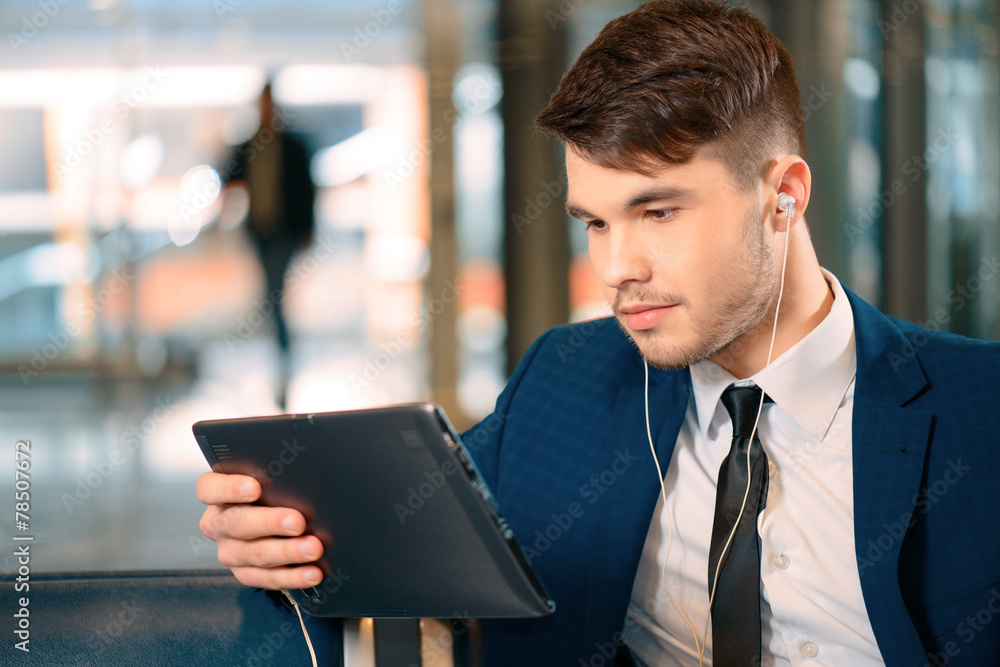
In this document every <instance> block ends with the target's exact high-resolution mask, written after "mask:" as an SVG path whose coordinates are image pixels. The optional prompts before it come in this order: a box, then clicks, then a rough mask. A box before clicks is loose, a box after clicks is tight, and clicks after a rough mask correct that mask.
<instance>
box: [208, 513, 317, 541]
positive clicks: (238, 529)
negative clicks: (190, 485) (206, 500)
mask: <svg viewBox="0 0 1000 667" xmlns="http://www.w3.org/2000/svg"><path fill="white" fill-rule="evenodd" d="M305 529H306V520H305V517H303V516H302V514H301V513H300V512H298V511H297V510H293V509H290V508H287V507H261V506H259V505H210V506H209V507H208V509H206V510H205V513H204V514H203V515H202V517H201V532H203V533H204V534H205V537H207V538H209V539H211V540H218V539H219V538H226V537H231V538H236V539H238V540H255V539H257V538H259V537H272V536H284V537H292V536H296V535H301V534H302V533H303V532H304V531H305Z"/></svg>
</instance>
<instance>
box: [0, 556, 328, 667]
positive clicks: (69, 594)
mask: <svg viewBox="0 0 1000 667" xmlns="http://www.w3.org/2000/svg"><path fill="white" fill-rule="evenodd" d="M16 577H17V575H16V574H5V575H4V576H3V579H2V581H0V591H2V593H0V599H2V600H3V606H4V607H5V608H6V609H7V610H8V612H7V614H5V615H6V616H7V621H8V622H7V623H4V626H5V627H8V628H9V627H10V623H9V621H10V620H12V619H11V616H10V614H11V613H13V612H14V611H16V610H17V609H18V608H19V606H18V605H19V602H18V600H19V598H22V597H26V598H28V600H29V602H28V607H27V608H28V610H29V611H30V615H29V620H30V625H29V631H30V643H29V644H28V647H29V648H30V653H25V652H23V651H21V650H18V649H17V648H16V647H15V643H16V642H18V641H20V640H19V638H18V637H17V635H14V634H11V633H10V632H9V631H8V632H7V633H6V636H5V637H4V640H3V641H2V642H0V664H2V665H46V666H48V665H58V666H60V667H76V666H80V667H83V666H85V665H94V666H97V665H101V666H108V667H119V666H122V667H124V666H132V665H136V666H138V665H142V666H143V667H146V666H149V665H177V666H178V667H180V666H184V667H190V666H198V665H225V666H226V667H229V666H230V665H238V666H240V667H257V666H262V665H282V666H283V665H289V666H291V665H294V666H295V667H309V665H311V664H312V663H311V662H310V659H309V651H308V649H307V647H306V643H305V639H304V638H303V636H302V628H301V627H300V626H299V620H298V617H297V616H296V615H295V612H294V611H293V610H291V609H290V608H287V607H285V606H283V605H281V604H279V603H277V602H276V601H275V599H274V597H273V594H268V593H265V592H262V591H258V590H254V589H250V588H247V587H246V586H243V585H242V584H240V583H239V582H238V581H236V579H235V578H234V577H233V576H232V575H231V574H230V573H229V572H228V571H224V570H183V571H167V572H76V573H39V574H37V575H36V574H31V575H30V577H31V578H30V580H29V581H28V584H29V585H30V589H29V590H28V591H20V592H19V591H16V590H15V584H16V583H17V582H16ZM305 619H306V627H307V628H309V634H310V637H311V638H312V641H313V645H314V647H315V648H316V656H317V659H318V662H319V664H320V665H324V666H326V665H334V666H336V665H339V664H340V662H341V659H340V656H339V641H337V640H336V639H335V638H339V636H340V621H338V620H335V619H325V618H311V617H308V616H305ZM15 620H16V619H15ZM331 640H332V641H331Z"/></svg>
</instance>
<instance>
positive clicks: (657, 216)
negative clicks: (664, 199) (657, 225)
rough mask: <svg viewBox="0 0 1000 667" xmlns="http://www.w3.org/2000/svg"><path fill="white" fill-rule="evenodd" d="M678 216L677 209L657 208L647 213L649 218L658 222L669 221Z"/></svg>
mask: <svg viewBox="0 0 1000 667" xmlns="http://www.w3.org/2000/svg"><path fill="white" fill-rule="evenodd" d="M676 214H677V209H674V208H656V209H651V210H649V211H646V217H647V218H649V219H650V220H655V221H658V222H663V221H665V220H669V219H670V218H672V217H674V215H676Z"/></svg>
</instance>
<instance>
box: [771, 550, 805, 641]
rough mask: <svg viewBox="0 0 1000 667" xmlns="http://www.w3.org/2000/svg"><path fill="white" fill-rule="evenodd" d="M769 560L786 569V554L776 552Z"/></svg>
mask: <svg viewBox="0 0 1000 667" xmlns="http://www.w3.org/2000/svg"><path fill="white" fill-rule="evenodd" d="M771 562H773V563H774V566H775V567H776V568H778V569H779V570H784V569H787V568H788V564H789V563H790V561H789V560H788V556H786V555H785V554H778V555H777V556H775V557H774V560H773V561H771ZM803 650H804V649H803Z"/></svg>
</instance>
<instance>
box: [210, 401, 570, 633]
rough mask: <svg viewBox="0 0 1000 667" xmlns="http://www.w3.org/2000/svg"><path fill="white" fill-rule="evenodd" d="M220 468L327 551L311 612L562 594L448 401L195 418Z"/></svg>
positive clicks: (535, 603)
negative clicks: (552, 588)
mask: <svg viewBox="0 0 1000 667" xmlns="http://www.w3.org/2000/svg"><path fill="white" fill-rule="evenodd" d="M193 430H194V434H195V438H196V439H197V441H198V444H199V446H200V447H201V451H202V453H203V454H204V455H205V458H206V459H208V462H209V464H211V466H212V469H213V470H215V471H217V472H224V473H241V474H245V475H250V476H253V477H255V478H256V479H257V480H259V481H260V483H261V486H262V487H263V494H262V497H261V500H260V501H259V502H260V503H261V504H264V505H269V506H274V507H292V508H295V509H297V510H299V511H300V512H302V514H303V515H304V516H305V517H306V521H307V523H308V528H307V532H309V533H312V534H314V535H316V536H317V537H318V538H319V539H320V540H321V541H322V542H323V545H324V547H325V551H324V553H323V557H322V558H321V559H320V561H319V566H320V567H321V568H322V569H323V572H324V575H325V576H324V579H323V581H322V582H320V584H318V585H317V586H316V587H315V588H313V589H308V590H304V591H293V592H292V594H293V596H294V597H295V599H296V601H297V602H298V603H299V605H300V606H301V607H302V610H303V611H306V612H308V613H310V614H313V615H315V616H340V617H346V618H356V617H376V618H379V617H382V618H384V617H397V618H398V617H412V618H518V617H521V618H524V617H537V616H545V615H547V614H551V613H552V612H553V610H554V609H555V603H554V602H553V601H552V599H551V598H550V597H549V595H548V593H547V592H546V590H545V587H544V586H543V585H542V583H541V581H540V580H539V578H538V576H537V575H536V574H535V572H534V570H533V569H532V568H531V565H530V563H529V562H528V560H527V558H525V556H524V553H523V552H522V551H521V548H520V546H519V545H518V543H517V540H516V539H515V538H514V534H513V531H511V529H510V528H509V527H508V525H507V522H506V521H505V520H504V518H503V515H502V514H501V513H500V509H499V508H498V507H497V504H496V501H495V500H494V499H493V494H492V493H491V492H490V490H489V488H488V487H487V486H486V484H485V483H484V482H483V479H482V477H481V476H480V474H479V471H478V470H477V469H476V466H475V464H474V463H473V462H472V460H471V459H470V458H469V456H468V454H467V452H466V450H465V447H464V446H463V445H462V443H461V441H460V440H459V437H458V435H457V434H456V433H455V430H454V428H453V427H452V426H451V424H450V423H449V421H448V419H447V417H445V415H444V412H443V411H442V410H441V408H440V407H438V406H436V405H433V404H430V403H419V404H409V405H398V406H392V407H385V408H374V409H368V410H350V411H344V412H326V413H318V414H303V415H281V416H276V417H253V418H246V419H224V420H213V421H201V422H198V423H196V424H195V425H194V426H193Z"/></svg>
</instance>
